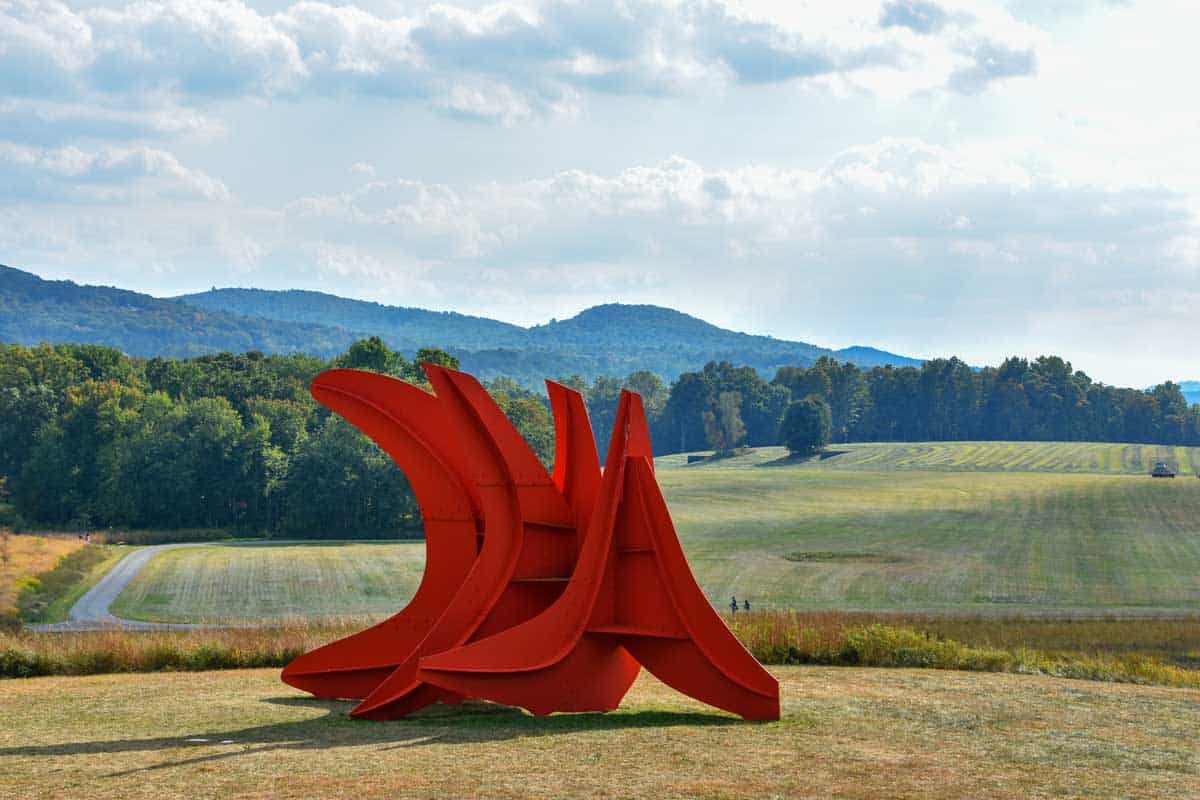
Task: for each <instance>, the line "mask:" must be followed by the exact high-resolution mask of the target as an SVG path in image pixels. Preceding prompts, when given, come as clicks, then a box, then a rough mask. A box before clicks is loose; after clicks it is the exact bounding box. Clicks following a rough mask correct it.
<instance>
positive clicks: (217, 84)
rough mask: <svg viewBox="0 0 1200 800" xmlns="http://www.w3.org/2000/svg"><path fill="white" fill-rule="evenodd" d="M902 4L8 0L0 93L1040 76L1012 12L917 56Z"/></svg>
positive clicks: (199, 93) (298, 91)
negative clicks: (753, 9) (797, 11)
mask: <svg viewBox="0 0 1200 800" xmlns="http://www.w3.org/2000/svg"><path fill="white" fill-rule="evenodd" d="M925 6H929V7H930V8H933V6H932V5H931V4H925ZM887 8H888V9H891V10H890V11H888V10H886V9H885V11H884V13H883V15H882V17H881V15H880V9H879V6H878V5H877V4H876V5H869V6H866V7H863V8H861V9H859V10H858V16H857V17H856V20H857V21H856V24H855V25H852V26H850V27H845V26H843V27H838V28H831V29H829V30H828V31H826V30H824V29H823V28H822V27H821V26H820V25H810V26H808V27H807V28H806V29H797V28H796V27H794V26H790V27H789V26H785V25H781V24H778V23H777V22H775V21H773V20H770V19H765V18H761V17H758V18H756V17H753V16H749V15H746V14H744V13H742V12H740V11H738V10H737V9H735V8H733V7H730V6H727V5H725V4H723V3H721V2H717V1H716V0H684V2H666V0H606V2H604V3H602V4H601V3H590V2H589V3H581V2H567V1H566V0H546V2H541V3H537V4H535V5H531V6H517V5H506V4H497V5H491V6H486V7H483V8H481V9H478V10H472V9H466V8H459V7H455V6H450V5H432V6H428V7H426V8H424V9H422V10H419V11H416V12H413V13H411V14H410V15H407V16H404V15H398V16H381V15H378V14H373V13H370V12H368V11H365V10H363V9H360V8H357V7H354V6H334V5H329V4H326V3H320V2H300V3H296V4H294V5H292V6H289V7H287V8H286V9H285V10H283V11H281V12H279V13H276V14H262V13H259V12H258V11H256V10H255V9H253V8H251V7H250V6H247V5H245V4H244V3H243V2H242V0H165V1H164V2H148V0H140V1H139V2H133V3H129V4H124V5H113V6H107V5H100V6H91V7H86V8H83V9H79V10H74V9H72V8H70V7H68V6H67V5H65V4H63V3H60V2H57V0H4V1H3V2H0V76H3V77H0V96H3V95H5V94H7V95H9V96H39V97H44V98H46V97H57V98H62V99H65V100H75V101H78V100H80V99H82V98H97V97H98V98H100V100H101V101H103V102H109V103H111V102H116V101H117V100H118V99H119V98H123V97H124V98H128V97H132V96H146V95H158V96H161V97H162V98H164V99H168V100H172V99H173V101H174V102H185V103H197V104H199V103H206V102H211V101H212V100H213V99H215V98H241V97H291V98H298V97H301V96H304V95H307V94H312V93H316V94H319V95H339V94H347V93H348V94H354V95H364V96H378V97H387V98H393V99H405V98H407V99H418V100H420V101H421V102H423V103H425V104H426V105H427V106H428V107H430V108H433V109H437V110H441V111H444V112H446V113H447V114H450V115H452V116H465V117H470V118H475V119H484V120H490V121H499V122H506V123H514V122H518V121H523V120H527V119H530V118H534V117H538V116H544V115H546V114H549V113H556V112H562V111H573V110H574V109H575V108H577V107H578V105H579V104H580V102H581V98H582V97H583V96H584V95H586V94H587V93H601V94H618V95H619V94H630V93H632V94H651V95H658V94H680V93H683V94H688V93H707V92H712V91H714V89H719V88H720V87H726V86H730V85H737V84H776V83H785V82H791V81H804V80H811V79H818V78H822V77H827V76H835V75H836V76H841V77H843V78H845V79H846V80H849V81H851V82H855V81H856V75H860V74H861V75H865V74H866V73H868V72H869V71H871V70H880V69H883V70H887V71H891V72H895V73H899V74H904V75H908V77H909V80H908V87H907V90H908V91H920V90H928V89H934V88H937V86H939V85H941V84H943V83H945V82H946V81H947V80H949V84H948V85H949V86H950V88H952V89H954V90H960V91H979V90H982V89H983V88H985V87H986V86H987V85H988V84H989V83H990V82H992V81H994V80H999V79H1001V78H1007V77H1014V76H1019V75H1027V74H1031V73H1032V71H1033V70H1034V68H1035V66H1036V59H1035V56H1034V52H1033V50H1032V46H1031V45H1029V44H1028V43H1025V44H1020V45H1017V44H1013V43H1011V42H1010V41H1008V38H1011V37H1008V38H1004V37H1002V38H997V36H1000V35H1001V34H1004V35H1005V36H1007V33H1005V32H1006V31H1007V32H1008V33H1011V32H1012V31H1018V32H1019V31H1020V30H1022V29H1021V26H1019V25H1018V24H1017V23H1016V22H1015V21H1013V20H1012V19H1011V18H1007V17H1003V15H1001V14H999V12H996V13H995V14H994V15H993V16H994V17H996V16H997V15H999V21H997V19H990V20H989V19H983V18H981V19H983V22H986V23H987V29H986V30H983V29H982V28H980V29H976V28H973V27H972V26H973V24H974V23H973V22H972V21H973V20H975V19H976V17H975V16H972V15H963V14H958V15H951V16H948V17H947V18H948V19H950V18H952V19H954V20H956V21H957V22H956V24H955V25H954V26H953V28H954V30H953V31H952V32H951V34H950V35H948V36H945V37H940V36H937V35H925V34H936V33H937V31H936V30H933V29H932V28H930V30H922V31H920V33H921V37H920V38H921V39H922V40H923V41H922V42H921V43H920V44H919V47H918V46H915V45H914V42H913V36H914V33H913V30H912V28H913V27H914V26H916V27H918V28H919V27H920V24H921V23H920V19H924V18H923V17H920V13H924V14H926V16H928V15H929V14H930V13H932V12H930V11H928V9H926V10H925V11H921V8H924V6H921V8H917V7H916V6H913V7H912V8H911V9H909V12H910V13H909V17H911V19H909V24H908V26H907V27H904V26H901V25H898V24H893V22H892V21H893V20H894V19H895V18H896V14H897V13H898V12H897V11H896V8H895V7H893V6H888V7H887ZM906 8H907V7H906ZM913 9H916V10H915V11H914V10H913ZM913 20H917V21H916V22H914V21H913ZM814 22H820V20H814ZM982 24H983V23H981V25H982ZM927 27H928V26H927ZM1026 38H1027V37H1026ZM922 51H924V52H922ZM928 64H935V65H937V68H936V69H935V70H934V73H936V74H934V75H930V74H928V69H927V65H928ZM947 70H952V71H950V72H947ZM931 78H936V79H937V82H936V83H932V84H931V83H930V82H929V81H930V79H931ZM870 83H871V82H870V81H869V80H864V81H863V82H862V85H863V86H865V87H868V88H869V87H870Z"/></svg>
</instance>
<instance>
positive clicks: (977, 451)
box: [657, 442, 1200, 480]
mask: <svg viewBox="0 0 1200 800" xmlns="http://www.w3.org/2000/svg"><path fill="white" fill-rule="evenodd" d="M700 455H707V454H700ZM787 455H788V454H787V451H786V450H785V449H784V448H782V447H759V448H755V449H754V450H753V451H752V452H750V453H747V454H746V455H744V456H740V457H736V458H727V459H719V460H716V461H709V462H700V463H698V464H692V465H690V466H689V467H688V469H693V470H694V469H738V468H744V467H761V466H777V465H784V464H789V463H794V462H791V461H790V460H789V459H788V458H787ZM687 456H688V454H686V453H681V454H677V455H672V456H664V457H662V458H659V459H657V463H658V464H659V465H660V466H664V467H667V468H671V467H679V466H684V465H685V464H686V462H687ZM826 456H827V457H826V458H824V459H813V460H811V461H808V462H802V463H804V464H805V465H806V466H809V467H816V468H820V469H862V470H872V471H884V472H891V471H893V470H926V471H928V470H933V471H938V472H1056V473H1058V472H1090V473H1098V474H1106V475H1146V474H1148V473H1149V472H1150V470H1152V469H1153V468H1154V465H1155V464H1157V463H1158V462H1160V461H1161V462H1164V463H1166V464H1169V465H1170V466H1171V467H1172V468H1173V469H1175V470H1176V471H1177V472H1178V473H1179V474H1180V477H1192V478H1193V480H1194V477H1193V476H1194V475H1195V474H1196V473H1198V472H1200V448H1196V447H1174V446H1165V445H1154V444H1110V443H1107V442H878V443H870V444H835V445H830V446H829V448H828V451H827V452H826Z"/></svg>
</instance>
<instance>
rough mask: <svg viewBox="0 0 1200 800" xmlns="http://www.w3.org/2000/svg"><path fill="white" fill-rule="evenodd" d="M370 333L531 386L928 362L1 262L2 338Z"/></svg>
mask: <svg viewBox="0 0 1200 800" xmlns="http://www.w3.org/2000/svg"><path fill="white" fill-rule="evenodd" d="M367 335H378V336H380V337H381V338H383V339H384V340H385V341H386V342H387V343H388V345H389V346H390V347H392V348H393V349H396V350H399V351H401V352H405V353H411V352H413V351H415V350H416V349H418V348H420V347H442V348H445V349H447V350H450V351H451V352H453V353H454V354H455V355H457V356H458V357H459V358H460V359H461V360H462V363H463V367H464V368H465V369H467V370H470V371H472V372H474V373H476V374H478V375H479V376H480V377H483V378H491V377H495V376H497V375H509V376H512V377H513V378H516V379H517V380H519V381H522V382H524V383H531V384H532V383H536V382H539V381H540V380H541V378H542V377H544V376H551V377H555V376H561V375H570V374H579V375H583V376H584V377H587V378H591V377H594V376H595V375H627V374H629V373H630V372H633V371H635V370H638V369H648V370H651V371H653V372H657V373H658V374H660V375H662V376H664V377H666V378H668V379H672V378H674V377H675V376H677V375H679V374H680V373H681V372H685V371H688V370H695V369H699V368H700V367H702V366H703V365H704V364H705V363H707V362H708V361H712V360H727V361H731V362H734V363H735V364H739V365H740V364H748V365H750V366H753V367H755V368H756V369H758V370H759V371H760V372H761V373H762V374H763V375H764V376H767V377H770V376H771V375H772V374H773V373H774V371H775V370H776V369H777V368H778V367H780V366H783V365H786V364H800V365H806V364H811V363H812V362H814V361H815V360H816V359H818V358H820V357H821V356H825V355H827V356H832V357H834V358H837V359H839V360H853V361H854V362H855V363H857V364H859V365H860V366H864V367H871V366H875V365H878V364H895V365H904V364H913V365H916V364H919V363H920V361H919V360H917V359H912V358H906V357H904V356H899V355H895V354H892V353H886V352H883V351H880V350H875V349H874V348H869V347H853V348H848V349H845V350H829V349H826V348H822V347H817V346H816V345H812V344H807V343H805V342H791V341H786V340H783V339H775V338H772V337H769V336H753V335H750V334H745V333H737V332H735V331H729V330H725V329H723V328H718V327H717V326H715V325H711V324H709V323H707V322H705V321H704V320H701V319H697V318H696V317H692V316H689V315H687V314H683V313H681V312H679V311H675V310H672V309H669V308H662V307H660V306H643V305H618V304H610V305H601V306H595V307H594V308H589V309H587V310H586V311H583V312H581V313H580V314H578V315H577V316H575V317H572V318H571V319H567V320H561V321H559V320H555V321H551V322H550V323H548V324H546V325H538V326H535V327H532V328H522V327H520V326H517V325H511V324H508V323H505V322H499V321H497V320H493V319H487V318H484V317H472V316H467V315H465V314H457V313H453V312H439V311H427V310H424V309H419V308H400V307H395V306H385V305H380V304H379V303H371V302H365V301H361V300H349V299H346V298H342V297H336V296H334V295H328V294H322V293H320V292H306V291H294V290H293V291H266V290H261V289H214V290H212V291H209V292H201V293H199V294H192V295H185V296H183V297H178V298H172V299H165V300H164V299H158V298H154V297H150V296H148V295H144V294H138V293H136V292H130V291H125V290H122V289H114V288H109V287H100V286H80V285H77V284H75V283H72V282H70V281H45V280H42V279H41V278H39V277H37V276H36V275H32V274H30V273H28V272H22V271H20V270H16V269H11V268H8V267H2V266H0V341H9V342H20V343H24V344H34V343H37V342H39V341H50V342H63V341H72V342H92V343H97V344H106V345H110V346H113V347H117V348H119V349H121V350H124V351H125V352H127V353H129V354H131V355H139V356H152V355H172V356H190V355H198V354H201V353H209V352H215V351H220V350H230V351H238V352H240V351H244V350H251V349H253V350H262V351H263V352H267V353H273V352H291V351H297V350H300V351H306V352H311V353H313V354H316V355H323V356H329V355H332V354H334V353H338V352H341V351H343V350H344V349H345V348H346V347H347V346H348V345H349V343H350V342H351V341H353V340H354V339H356V338H361V337H363V336H367Z"/></svg>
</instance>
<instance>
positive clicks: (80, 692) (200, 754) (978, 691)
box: [0, 667, 1200, 800]
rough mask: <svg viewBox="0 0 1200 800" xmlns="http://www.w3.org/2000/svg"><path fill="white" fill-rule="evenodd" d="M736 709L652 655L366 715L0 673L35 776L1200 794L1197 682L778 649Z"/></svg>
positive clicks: (196, 791)
mask: <svg viewBox="0 0 1200 800" xmlns="http://www.w3.org/2000/svg"><path fill="white" fill-rule="evenodd" d="M773 672H774V673H775V674H776V675H777V676H778V677H779V678H780V683H781V689H782V695H783V704H782V707H783V715H784V719H783V720H782V721H780V722H777V723H769V724H755V723H743V722H741V721H739V720H736V719H734V718H732V717H729V716H726V715H724V714H722V713H720V712H716V711H713V710H711V709H709V708H707V707H705V706H702V705H700V704H698V703H695V702H693V701H691V700H689V699H687V698H685V697H683V696H681V695H678V694H676V693H674V692H672V691H671V690H669V689H666V688H665V687H663V686H662V685H661V684H658V683H657V682H656V681H654V680H653V679H651V678H649V677H647V676H645V675H644V674H643V677H642V678H640V679H639V681H638V683H637V684H636V685H635V686H634V688H633V690H632V691H631V692H630V694H629V696H628V697H627V698H626V699H625V702H624V703H623V704H622V708H621V710H620V711H619V712H617V713H614V714H608V715H596V714H582V715H555V716H552V717H549V718H544V719H538V718H534V717H530V716H527V715H525V714H522V713H520V712H517V711H514V710H511V709H506V708H501V707H495V706H488V705H484V704H469V705H465V706H463V707H459V708H449V709H447V708H438V709H432V710H431V712H432V713H427V714H425V715H422V716H418V717H416V718H412V719H407V720H402V721H395V722H388V723H372V722H359V721H355V720H350V719H348V718H347V717H346V716H345V711H346V710H347V709H348V707H349V704H347V703H330V702H322V701H317V700H314V699H311V698H309V697H306V696H304V695H301V694H300V693H298V692H295V691H293V690H291V689H289V688H288V687H286V686H284V685H282V684H281V683H279V679H278V672H277V671H276V670H254V671H239V672H222V673H192V674H155V675H137V676H99V677H91V678H40V679H32V680H27V681H4V682H0V786H2V787H4V789H5V790H6V791H7V792H8V796H12V797H22V798H31V799H32V798H58V797H87V798H96V799H97V800H104V799H105V798H122V799H124V798H155V799H156V800H157V799H158V798H171V797H187V798H198V799H199V798H228V797H247V798H267V797H271V798H276V797H278V798H288V797H315V796H319V797H331V798H336V797H347V798H348V797H354V798H361V800H369V799H370V798H394V797H437V798H443V797H499V798H507V797H588V798H591V797H623V798H624V797H628V798H655V799H656V800H664V799H665V798H676V797H704V798H732V797H830V796H836V797H849V798H875V797H929V798H959V797H1004V798H1027V797H1080V798H1083V797H1089V798H1095V797H1134V798H1173V797H1196V796H1197V793H1198V792H1200V740H1197V738H1196V737H1195V735H1194V734H1195V731H1196V730H1197V729H1200V692H1198V691H1195V690H1183V689H1164V688H1158V687H1135V686H1120V685H1107V684H1096V683H1081V682H1073V681H1063V680H1057V679H1051V678H1038V677H1032V676H1009V675H980V674H967V673H953V672H933V671H910V670H866V669H845V668H843V669H830V668H813V667H808V668H805V667H791V668H778V669H774V670H773Z"/></svg>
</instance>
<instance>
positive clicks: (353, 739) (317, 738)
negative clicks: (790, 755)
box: [0, 697, 750, 778]
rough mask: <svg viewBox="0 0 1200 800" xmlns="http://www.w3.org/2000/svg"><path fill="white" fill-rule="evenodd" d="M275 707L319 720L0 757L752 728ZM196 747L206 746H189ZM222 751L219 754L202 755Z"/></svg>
mask: <svg viewBox="0 0 1200 800" xmlns="http://www.w3.org/2000/svg"><path fill="white" fill-rule="evenodd" d="M264 702H267V703H271V704H274V705H282V706H290V707H298V708H311V709H322V710H324V711H325V714H323V715H322V716H319V717H312V718H310V719H304V720H295V721H289V722H278V723H272V724H269V725H257V726H252V727H248V728H235V729H229V730H221V731H215V732H214V731H189V732H186V733H181V734H179V735H175V736H162V737H156V738H150V739H111V740H107V741H91V742H64V743H60V744H49V745H26V746H21V747H5V748H0V758H2V757H5V756H24V757H50V758H53V757H62V756H73V755H92V756H105V755H118V754H122V753H148V752H154V751H166V750H176V749H179V748H186V749H188V750H194V751H197V754H196V755H189V756H187V757H184V758H174V759H168V760H165V761H162V762H160V763H158V764H151V765H148V766H142V767H136V768H133V769H125V770H118V771H114V772H111V773H109V774H108V775H106V776H105V777H109V778H116V777H120V776H123V775H130V774H136V773H139V772H151V771H155V770H162V769H170V768H173V767H183V766H192V765H196V764H203V763H210V762H214V761H228V760H231V759H236V758H238V757H240V756H246V755H254V754H258V753H264V752H271V751H280V750H324V749H328V748H333V747H354V746H363V745H377V746H378V747H379V748H380V749H381V750H395V749H401V748H408V747H422V746H427V745H473V744H481V743H487V742H496V741H506V740H509V739H515V738H521V737H530V736H561V735H570V734H573V733H581V732H592V731H605V730H611V731H618V730H627V729H636V728H669V727H696V726H734V725H744V724H750V723H746V722H745V721H743V720H740V719H737V718H735V717H731V716H726V715H721V714H711V713H705V712H694V711H668V710H644V711H632V712H615V713H584V714H556V715H552V716H549V717H535V716H531V715H529V714H526V713H524V712H523V711H521V710H520V709H517V708H512V707H509V706H502V705H497V704H494V703H486V702H479V701H469V702H465V703H462V704H461V705H457V706H444V705H436V706H432V707H430V708H429V709H428V710H426V711H425V712H423V713H419V714H416V715H412V716H410V717H406V718H404V719H400V720H395V721H393V722H390V723H388V724H377V723H375V724H373V723H370V722H366V721H361V720H355V719H352V718H351V717H350V716H349V715H348V713H347V712H348V711H349V710H350V708H351V707H352V706H353V705H354V704H353V703H350V702H337V701H326V700H318V699H315V698H302V697H274V698H268V699H266V700H264ZM189 739H191V740H201V739H203V740H204V741H188V740H189ZM212 748H220V750H219V752H204V751H205V750H211V749H212Z"/></svg>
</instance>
